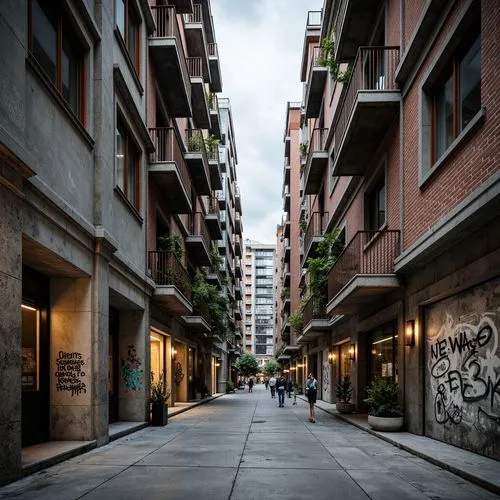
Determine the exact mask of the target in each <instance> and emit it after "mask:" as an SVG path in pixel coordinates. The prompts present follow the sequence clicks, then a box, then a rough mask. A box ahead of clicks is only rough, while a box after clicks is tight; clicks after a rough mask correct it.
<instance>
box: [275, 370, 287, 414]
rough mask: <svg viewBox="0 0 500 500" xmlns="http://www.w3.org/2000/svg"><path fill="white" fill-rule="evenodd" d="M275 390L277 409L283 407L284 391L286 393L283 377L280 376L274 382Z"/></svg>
mask: <svg viewBox="0 0 500 500" xmlns="http://www.w3.org/2000/svg"><path fill="white" fill-rule="evenodd" d="M276 389H277V390H278V402H279V407H280V408H283V406H285V391H286V379H285V377H283V375H280V377H279V378H278V380H277V381H276Z"/></svg>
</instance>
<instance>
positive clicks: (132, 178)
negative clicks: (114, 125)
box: [127, 140, 137, 207]
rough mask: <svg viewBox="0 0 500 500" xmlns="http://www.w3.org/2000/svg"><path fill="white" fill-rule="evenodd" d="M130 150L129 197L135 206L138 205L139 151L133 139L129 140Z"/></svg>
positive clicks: (128, 165)
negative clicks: (132, 142)
mask: <svg viewBox="0 0 500 500" xmlns="http://www.w3.org/2000/svg"><path fill="white" fill-rule="evenodd" d="M128 143H129V151H128V153H129V154H128V158H127V197H128V199H129V200H130V202H131V203H132V205H134V206H135V207H136V206H137V199H136V197H137V196H136V192H137V189H136V187H137V186H136V184H137V181H136V169H137V153H136V151H135V148H134V147H133V145H132V144H131V141H130V140H129V142H128Z"/></svg>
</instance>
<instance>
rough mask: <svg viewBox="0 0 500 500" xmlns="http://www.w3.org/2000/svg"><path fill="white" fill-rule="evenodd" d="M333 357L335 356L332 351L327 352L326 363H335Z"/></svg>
mask: <svg viewBox="0 0 500 500" xmlns="http://www.w3.org/2000/svg"><path fill="white" fill-rule="evenodd" d="M335 358H336V355H335V353H334V352H333V351H332V352H329V353H328V363H330V364H331V365H333V363H335Z"/></svg>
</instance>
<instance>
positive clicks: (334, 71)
mask: <svg viewBox="0 0 500 500" xmlns="http://www.w3.org/2000/svg"><path fill="white" fill-rule="evenodd" d="M316 62H317V63H318V64H319V65H320V66H325V67H327V68H328V70H329V71H330V75H331V77H332V79H333V80H334V81H336V82H338V83H341V84H343V85H346V84H347V83H349V80H350V79H351V73H352V70H351V68H347V69H346V70H345V71H340V65H339V63H338V62H337V61H336V60H335V42H334V41H333V36H331V37H330V38H323V39H322V40H321V53H320V56H319V57H318V58H317V59H316Z"/></svg>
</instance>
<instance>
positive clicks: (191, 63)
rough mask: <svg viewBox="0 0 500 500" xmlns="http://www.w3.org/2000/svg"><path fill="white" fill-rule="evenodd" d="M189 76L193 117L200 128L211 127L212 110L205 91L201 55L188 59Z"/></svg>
mask: <svg viewBox="0 0 500 500" xmlns="http://www.w3.org/2000/svg"><path fill="white" fill-rule="evenodd" d="M186 63H187V67H188V71H189V78H190V81H191V106H192V108H193V119H194V121H195V123H196V125H197V126H198V127H199V128H203V129H209V128H210V111H209V109H208V98H207V94H206V92H205V82H204V81H203V73H202V69H201V66H202V65H201V57H188V58H187V59H186Z"/></svg>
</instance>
